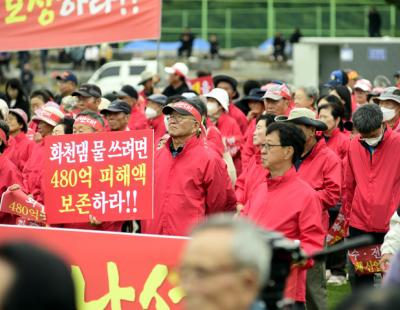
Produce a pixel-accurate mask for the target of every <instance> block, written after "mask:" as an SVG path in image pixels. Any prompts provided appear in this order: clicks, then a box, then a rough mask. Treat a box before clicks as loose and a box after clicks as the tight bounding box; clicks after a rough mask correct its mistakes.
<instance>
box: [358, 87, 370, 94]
mask: <svg viewBox="0 0 400 310" xmlns="http://www.w3.org/2000/svg"><path fill="white" fill-rule="evenodd" d="M356 89H359V90H361V91H363V92H366V93H370V92H371V91H370V90H369V89H363V88H362V87H359V86H357V87H354V90H356Z"/></svg>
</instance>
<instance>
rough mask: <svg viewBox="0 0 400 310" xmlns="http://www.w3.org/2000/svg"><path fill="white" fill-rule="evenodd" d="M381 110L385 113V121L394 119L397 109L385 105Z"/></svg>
mask: <svg viewBox="0 0 400 310" xmlns="http://www.w3.org/2000/svg"><path fill="white" fill-rule="evenodd" d="M381 111H382V114H383V121H384V122H388V121H390V120H392V119H393V118H394V117H395V116H396V110H394V109H388V108H385V107H381Z"/></svg>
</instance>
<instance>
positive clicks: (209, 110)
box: [207, 102, 218, 116]
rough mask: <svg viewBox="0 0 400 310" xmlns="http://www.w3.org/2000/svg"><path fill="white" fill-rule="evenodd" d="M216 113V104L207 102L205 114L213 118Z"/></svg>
mask: <svg viewBox="0 0 400 310" xmlns="http://www.w3.org/2000/svg"><path fill="white" fill-rule="evenodd" d="M217 111H218V104H217V103H215V102H207V114H208V116H213V115H214V114H215V113H217Z"/></svg>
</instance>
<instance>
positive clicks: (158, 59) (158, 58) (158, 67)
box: [156, 38, 161, 75]
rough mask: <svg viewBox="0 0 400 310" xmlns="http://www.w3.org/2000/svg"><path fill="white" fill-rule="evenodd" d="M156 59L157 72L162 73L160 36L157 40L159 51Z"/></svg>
mask: <svg viewBox="0 0 400 310" xmlns="http://www.w3.org/2000/svg"><path fill="white" fill-rule="evenodd" d="M156 60H157V74H158V75H160V72H161V70H160V38H158V40H157V52H156Z"/></svg>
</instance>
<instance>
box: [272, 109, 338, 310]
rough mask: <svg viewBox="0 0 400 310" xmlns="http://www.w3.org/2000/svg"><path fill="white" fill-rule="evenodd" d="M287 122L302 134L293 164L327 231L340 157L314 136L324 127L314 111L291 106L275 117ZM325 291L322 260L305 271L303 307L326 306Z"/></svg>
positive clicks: (336, 190) (335, 199)
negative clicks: (309, 190) (317, 201)
mask: <svg viewBox="0 0 400 310" xmlns="http://www.w3.org/2000/svg"><path fill="white" fill-rule="evenodd" d="M282 119H285V120H284V121H287V122H291V123H293V124H295V125H296V126H297V127H299V128H300V129H301V130H302V131H303V133H304V135H305V137H306V143H305V145H304V151H303V154H302V155H301V157H300V158H298V159H297V161H296V163H295V167H296V170H297V173H298V175H299V177H300V178H301V179H302V180H304V181H306V182H307V183H308V184H310V186H311V187H312V188H313V189H314V190H315V191H316V192H317V194H318V196H319V198H320V200H321V202H322V210H321V211H322V212H323V227H324V229H325V231H326V232H327V231H328V225H329V214H328V209H329V208H333V207H335V206H336V205H337V203H338V202H339V199H340V191H341V186H342V165H341V161H340V158H339V157H338V156H337V155H336V154H335V153H334V152H333V151H332V150H331V149H330V148H329V147H328V146H327V145H326V142H325V139H322V138H317V134H316V132H317V131H325V130H327V126H326V125H325V123H323V122H321V121H319V120H317V119H316V114H315V112H314V111H312V110H310V109H308V108H295V109H293V110H292V111H290V114H289V117H288V118H287V117H284V116H281V117H278V118H277V121H278V120H282ZM326 308H327V291H326V285H325V263H324V262H321V261H318V262H316V263H315V265H314V266H313V267H312V268H311V269H310V270H308V272H307V309H326Z"/></svg>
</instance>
